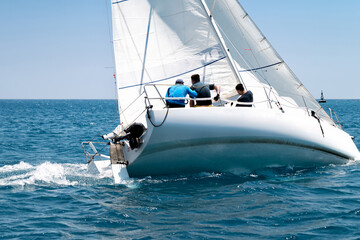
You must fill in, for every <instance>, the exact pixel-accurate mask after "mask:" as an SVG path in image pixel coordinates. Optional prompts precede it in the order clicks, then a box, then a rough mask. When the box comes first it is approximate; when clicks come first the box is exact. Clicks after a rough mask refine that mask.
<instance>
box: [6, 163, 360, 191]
mask: <svg viewBox="0 0 360 240" xmlns="http://www.w3.org/2000/svg"><path fill="white" fill-rule="evenodd" d="M358 163H359V161H350V162H349V163H347V164H345V165H343V166H349V165H350V166H351V165H357V164H358ZM328 167H330V168H331V167H336V166H335V165H330V166H328ZM325 168H326V167H325ZM307 171H314V169H293V168H291V167H289V166H288V167H281V168H265V169H262V170H259V171H256V172H252V173H246V174H245V173H243V174H241V175H238V174H232V173H227V174H226V173H207V172H203V173H199V174H192V175H191V174H190V175H178V176H163V177H154V178H153V177H144V178H139V179H138V178H131V179H130V180H127V181H123V182H122V183H121V184H120V185H121V186H125V187H127V188H139V187H141V186H147V185H154V184H155V185H156V184H167V183H174V182H193V181H194V182H197V183H199V182H202V181H205V182H208V181H228V180H231V182H232V181H240V182H247V181H256V180H264V179H271V178H273V177H274V176H284V175H286V176H288V175H289V174H290V175H298V174H303V173H304V172H307ZM75 185H114V180H113V176H112V171H111V168H109V169H108V170H107V171H102V172H101V174H99V173H94V172H92V171H89V169H88V166H87V164H70V163H63V164H60V163H51V162H44V163H41V164H39V165H31V164H29V163H26V162H20V163H18V164H15V165H5V166H3V167H0V187H8V186H11V187H20V188H21V189H23V188H24V187H31V186H40V187H41V186H42V187H59V186H75Z"/></svg>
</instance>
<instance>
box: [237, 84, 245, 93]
mask: <svg viewBox="0 0 360 240" xmlns="http://www.w3.org/2000/svg"><path fill="white" fill-rule="evenodd" d="M235 89H236V90H239V91H244V90H245V89H244V86H243V85H242V84H241V83H239V84H238V85H236V87H235Z"/></svg>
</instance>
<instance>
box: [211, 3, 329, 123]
mask: <svg viewBox="0 0 360 240" xmlns="http://www.w3.org/2000/svg"><path fill="white" fill-rule="evenodd" d="M206 3H207V5H208V7H209V8H211V9H212V16H213V17H214V19H215V21H216V23H217V25H218V27H219V29H220V31H221V34H222V35H223V38H224V40H225V42H226V45H227V47H228V48H229V49H230V52H231V54H232V57H233V58H234V60H235V61H236V62H237V63H238V64H239V66H240V68H241V69H239V72H240V74H241V75H242V76H243V79H246V78H249V76H253V77H255V78H256V79H257V80H258V81H260V82H262V83H263V84H266V85H270V86H271V87H272V88H274V89H275V90H276V92H277V93H278V94H279V95H280V96H281V97H284V98H283V100H285V101H282V102H284V104H288V105H290V106H291V107H304V108H309V109H311V110H313V111H315V112H317V113H318V114H319V115H320V116H321V117H322V118H324V119H326V120H328V121H329V122H331V123H332V120H331V119H330V118H329V116H328V115H327V114H326V112H325V111H324V110H323V109H322V108H321V106H320V105H319V104H318V103H317V101H316V100H315V99H314V98H313V96H312V95H311V94H310V93H309V92H308V90H307V89H306V88H305V86H304V85H303V84H302V83H301V82H300V81H299V80H298V78H297V77H296V76H295V74H294V73H293V72H292V71H291V70H290V68H289V67H288V66H287V64H286V63H285V62H284V60H283V59H282V58H281V57H280V56H279V55H278V53H277V52H276V51H275V49H274V48H273V47H272V46H271V44H270V43H269V41H268V40H267V39H266V37H265V36H264V35H263V34H262V33H261V31H260V30H259V29H258V28H257V26H256V25H255V23H254V22H253V21H252V20H251V18H250V17H249V15H248V14H247V13H246V11H245V10H244V9H243V8H242V6H241V5H240V3H239V2H238V1H236V0H206ZM246 83H247V82H246V80H245V85H246ZM269 95H271V92H269ZM286 99H290V100H291V99H292V100H294V101H288V100H286ZM294 103H295V104H296V105H295V104H294Z"/></svg>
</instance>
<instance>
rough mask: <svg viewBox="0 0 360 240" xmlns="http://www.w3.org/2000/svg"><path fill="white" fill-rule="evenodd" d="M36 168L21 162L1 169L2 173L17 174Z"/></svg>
mask: <svg viewBox="0 0 360 240" xmlns="http://www.w3.org/2000/svg"><path fill="white" fill-rule="evenodd" d="M33 168H34V167H33V166H31V165H30V164H29V163H25V162H20V163H18V164H15V165H5V166H3V167H0V173H8V172H15V171H25V170H29V169H33Z"/></svg>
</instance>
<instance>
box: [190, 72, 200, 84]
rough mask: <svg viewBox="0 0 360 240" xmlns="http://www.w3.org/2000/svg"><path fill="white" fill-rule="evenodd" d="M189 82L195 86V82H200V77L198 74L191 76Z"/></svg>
mask: <svg viewBox="0 0 360 240" xmlns="http://www.w3.org/2000/svg"><path fill="white" fill-rule="evenodd" d="M191 82H192V84H195V83H197V82H200V75H199V74H194V75H192V76H191Z"/></svg>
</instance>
